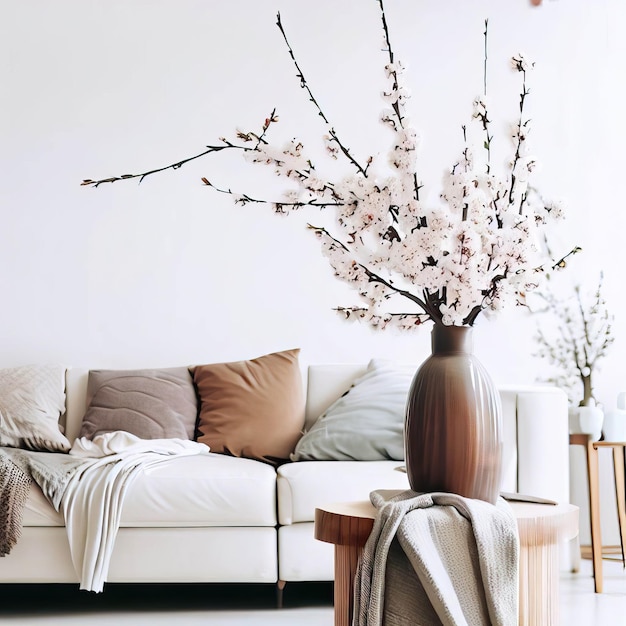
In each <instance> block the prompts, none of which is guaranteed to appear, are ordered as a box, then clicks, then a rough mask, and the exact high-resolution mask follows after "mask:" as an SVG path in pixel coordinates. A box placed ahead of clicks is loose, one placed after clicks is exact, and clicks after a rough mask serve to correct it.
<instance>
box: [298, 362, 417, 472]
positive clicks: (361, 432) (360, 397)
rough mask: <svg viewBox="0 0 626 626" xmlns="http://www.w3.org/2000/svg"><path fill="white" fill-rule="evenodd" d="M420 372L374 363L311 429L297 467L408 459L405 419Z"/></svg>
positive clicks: (301, 444) (300, 446)
mask: <svg viewBox="0 0 626 626" xmlns="http://www.w3.org/2000/svg"><path fill="white" fill-rule="evenodd" d="M414 374H415V367H414V366H408V365H397V364H395V363H393V362H391V361H388V360H385V359H372V360H371V361H370V363H369V365H368V366H367V369H366V371H365V372H364V373H363V374H361V375H360V376H358V377H357V378H356V379H355V380H354V381H353V382H352V384H351V385H350V387H349V388H348V389H347V391H345V392H344V393H343V394H342V395H341V396H340V397H339V398H338V399H337V400H335V402H333V403H332V404H331V405H330V406H329V407H328V408H327V409H326V410H325V411H324V412H323V413H322V414H321V415H320V416H319V417H318V419H317V420H316V421H315V423H313V425H312V426H310V428H308V429H307V430H306V431H305V433H304V435H303V437H302V438H301V439H300V441H298V444H297V446H296V449H295V451H294V453H293V455H292V456H291V458H292V460H293V461H384V460H388V459H391V460H399V461H401V460H403V459H404V414H405V410H406V398H407V394H408V392H409V387H410V386H411V381H412V380H413V376H414Z"/></svg>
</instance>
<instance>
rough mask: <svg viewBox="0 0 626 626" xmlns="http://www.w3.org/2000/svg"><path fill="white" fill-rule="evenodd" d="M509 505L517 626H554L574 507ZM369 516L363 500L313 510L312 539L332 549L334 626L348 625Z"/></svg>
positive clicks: (572, 532)
mask: <svg viewBox="0 0 626 626" xmlns="http://www.w3.org/2000/svg"><path fill="white" fill-rule="evenodd" d="M510 504H511V507H512V509H513V511H514V512H515V517H516V518H517V527H518V529H519V537H520V558H519V568H520V577H519V585H520V588H519V624H520V626H526V625H527V626H531V625H532V626H537V624H541V625H542V626H549V625H551V624H558V623H559V575H560V568H559V544H560V543H561V542H562V541H565V540H567V539H573V538H574V537H576V535H578V507H576V506H574V505H572V504H556V505H551V504H534V503H528V502H510ZM375 516H376V509H375V508H374V506H373V505H372V504H371V503H370V502H368V501H366V500H363V501H359V502H341V503H336V504H331V505H328V506H324V507H318V508H316V509H315V538H316V539H319V540H320V541H325V542H327V543H332V544H334V545H335V626H351V624H352V609H353V588H354V575H355V573H356V569H357V564H358V560H359V556H360V554H361V552H362V550H363V546H364V545H365V542H366V541H367V538H368V537H369V534H370V532H371V530H372V527H373V525H374V517H375Z"/></svg>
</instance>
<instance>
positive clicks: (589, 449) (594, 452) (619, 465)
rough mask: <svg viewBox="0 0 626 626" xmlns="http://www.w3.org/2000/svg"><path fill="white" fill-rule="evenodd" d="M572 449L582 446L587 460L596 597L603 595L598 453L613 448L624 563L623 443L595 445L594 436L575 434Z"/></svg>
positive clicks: (625, 543)
mask: <svg viewBox="0 0 626 626" xmlns="http://www.w3.org/2000/svg"><path fill="white" fill-rule="evenodd" d="M569 442H570V445H578V446H583V447H584V448H585V454H586V459H587V483H588V490H589V521H590V525H591V560H592V562H593V579H594V586H595V591H596V593H602V586H603V581H602V530H601V524H600V486H599V472H598V450H599V449H600V448H612V450H613V473H614V475H615V500H616V502H617V521H618V522H619V535H620V544H621V549H622V562H626V561H624V547H625V545H626V493H625V481H624V447H625V446H626V442H624V441H592V440H591V435H588V434H585V433H576V434H572V435H570V436H569Z"/></svg>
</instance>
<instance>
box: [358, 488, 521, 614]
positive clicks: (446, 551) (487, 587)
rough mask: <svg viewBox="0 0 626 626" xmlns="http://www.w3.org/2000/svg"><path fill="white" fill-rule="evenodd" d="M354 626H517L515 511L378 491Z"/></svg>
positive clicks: (444, 496) (454, 498) (449, 497)
mask: <svg viewBox="0 0 626 626" xmlns="http://www.w3.org/2000/svg"><path fill="white" fill-rule="evenodd" d="M370 499H371V501H372V504H374V506H375V507H376V508H377V509H378V511H377V516H376V519H375V522H374V527H373V529H372V532H371V534H370V537H369V539H368V541H367V543H366V545H365V548H364V550H363V554H362V556H361V559H360V560H359V565H358V569H357V572H356V578H355V588H354V619H353V626H381V625H383V624H384V625H385V626H431V625H433V626H434V625H437V626H440V625H443V626H461V625H467V626H489V625H493V626H515V625H517V623H518V578H519V569H518V568H519V535H518V530H517V522H516V520H515V516H514V514H513V511H512V509H511V507H510V506H509V504H508V503H507V502H505V501H504V500H503V499H502V498H499V499H498V502H497V504H496V505H495V506H494V505H492V504H489V503H487V502H483V501H481V500H473V499H469V498H463V497H461V496H458V495H455V494H450V493H427V494H418V493H415V492H414V491H410V490H409V491H403V492H401V493H399V494H398V493H397V492H396V491H385V490H379V491H374V492H372V493H371V494H370Z"/></svg>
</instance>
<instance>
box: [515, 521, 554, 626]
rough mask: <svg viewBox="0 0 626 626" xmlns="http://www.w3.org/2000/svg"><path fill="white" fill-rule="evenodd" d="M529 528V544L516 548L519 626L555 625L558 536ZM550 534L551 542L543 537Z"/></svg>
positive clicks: (527, 530) (540, 526)
mask: <svg viewBox="0 0 626 626" xmlns="http://www.w3.org/2000/svg"><path fill="white" fill-rule="evenodd" d="M532 526H533V525H531V524H529V525H528V528H527V529H526V532H527V533H528V535H529V536H528V539H529V540H530V541H529V543H528V544H526V545H520V555H519V557H520V563H519V621H518V623H519V626H538V625H539V624H541V626H556V625H557V624H559V609H560V606H559V582H560V579H559V575H560V572H559V544H558V534H557V533H556V532H554V533H552V531H551V529H550V528H544V527H542V525H540V524H535V525H534V528H533V527H532ZM545 534H547V535H550V534H553V535H554V537H553V539H552V540H548V539H547V537H545V536H544V535H545Z"/></svg>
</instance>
